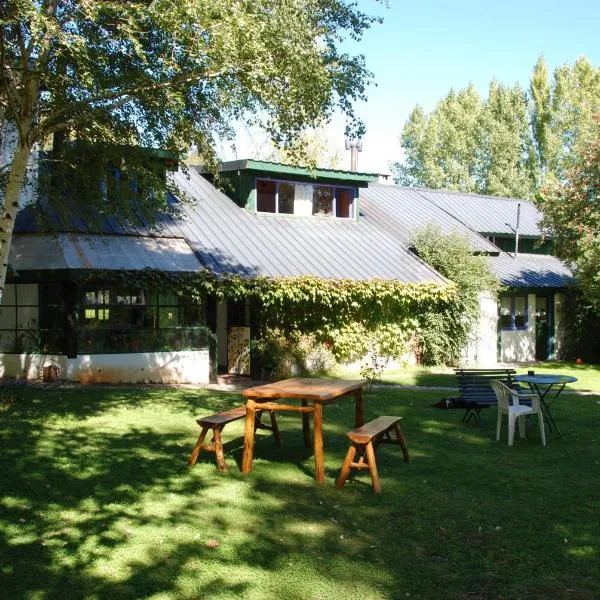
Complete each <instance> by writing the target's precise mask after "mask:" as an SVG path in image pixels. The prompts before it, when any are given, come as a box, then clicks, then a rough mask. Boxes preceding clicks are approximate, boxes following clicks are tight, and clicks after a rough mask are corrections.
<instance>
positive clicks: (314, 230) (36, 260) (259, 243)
mask: <svg viewBox="0 0 600 600" xmlns="http://www.w3.org/2000/svg"><path fill="white" fill-rule="evenodd" d="M170 176H171V177H173V179H174V183H175V185H176V186H177V187H178V188H179V189H181V190H182V191H183V192H184V193H185V194H187V195H188V196H189V197H190V198H191V201H190V202H187V201H181V202H179V203H178V205H177V207H178V209H179V211H180V214H179V215H178V216H176V217H174V216H168V215H162V216H161V217H160V219H159V221H158V223H157V227H158V232H157V230H156V229H154V228H152V227H150V226H149V225H148V224H147V223H144V222H142V221H141V220H140V221H139V222H137V223H133V224H131V225H124V224H122V223H118V222H116V220H115V219H107V220H106V221H105V222H104V224H103V225H102V227H101V229H100V232H101V233H105V234H111V235H110V236H106V239H108V240H110V245H111V246H114V248H115V249H114V253H113V252H108V251H106V252H102V251H101V250H94V248H100V249H104V250H106V246H105V245H104V244H103V243H100V244H99V245H98V246H94V245H92V246H90V245H88V244H87V242H86V241H85V240H86V238H87V237H89V236H88V235H86V234H85V233H84V232H85V231H86V228H85V224H84V223H82V222H78V221H77V219H76V218H73V219H72V220H71V222H70V223H68V224H57V225H58V230H59V231H60V230H62V231H65V230H66V231H71V232H72V234H71V235H69V236H67V237H66V241H65V242H64V248H65V250H61V252H58V253H57V252H54V253H52V252H50V251H49V250H48V249H47V250H48V251H46V252H44V251H41V250H40V252H39V253H38V252H32V251H27V250H26V249H25V248H23V246H22V245H21V246H18V245H17V246H15V249H16V251H17V255H16V256H15V261H16V262H13V263H11V264H13V266H15V268H17V269H19V268H20V269H25V268H28V269H29V268H31V269H39V268H44V267H42V266H41V263H42V261H41V260H40V259H41V258H42V257H44V261H46V260H48V257H52V258H51V262H52V263H53V264H59V261H61V260H64V261H65V263H64V264H65V266H64V267H60V266H58V267H54V268H85V267H82V266H81V265H82V264H83V263H82V260H81V259H80V258H79V260H78V254H77V249H78V248H80V247H81V248H83V255H84V256H86V257H87V259H88V262H89V264H91V265H92V267H91V268H100V269H110V268H114V269H123V268H127V267H126V266H125V265H131V266H132V268H143V267H145V266H151V265H150V264H148V263H149V262H151V259H152V257H153V256H157V260H158V255H160V254H161V252H159V251H158V250H157V251H156V252H153V251H152V248H151V247H150V245H149V244H151V242H150V241H146V242H144V243H143V244H142V246H139V247H138V246H137V245H136V244H135V243H133V242H132V241H131V240H136V239H139V240H163V241H161V242H160V243H161V244H163V247H164V256H165V258H164V261H166V262H163V263H160V262H157V263H155V264H156V267H155V268H160V269H166V270H173V269H172V267H173V265H171V264H170V263H169V262H168V255H169V254H170V250H169V248H168V243H167V241H166V240H173V239H176V238H181V240H180V241H183V240H185V243H187V244H188V245H189V247H190V248H191V249H192V250H193V252H194V253H195V257H197V259H199V263H200V264H194V263H193V261H192V260H191V258H190V257H189V256H188V255H187V254H186V253H185V252H183V251H181V252H175V254H176V255H177V256H178V257H179V258H181V265H180V267H179V268H178V269H177V270H180V271H185V270H191V271H196V270H199V269H201V268H203V267H206V268H208V269H210V270H211V271H213V272H214V273H216V274H224V273H231V274H238V275H241V276H244V277H254V276H260V275H263V276H268V277H282V276H297V275H315V276H318V277H324V278H333V279H356V280H368V279H375V278H380V279H388V280H399V281H403V282H406V283H430V282H431V283H438V284H444V283H447V280H446V279H445V278H444V277H442V276H441V275H440V274H439V273H437V272H436V271H435V270H434V269H432V268H431V267H430V266H429V265H427V264H426V263H425V262H423V261H422V260H420V259H419V258H418V257H416V256H414V255H413V254H412V253H411V252H410V251H409V250H408V249H407V248H406V247H405V245H404V244H403V243H402V240H401V239H399V238H398V237H397V236H395V235H393V234H392V233H390V232H387V231H386V230H384V229H383V228H382V227H380V226H379V225H378V224H377V223H376V222H375V221H374V220H370V219H368V218H364V219H359V221H358V222H356V221H354V220H349V219H348V220H345V219H306V218H299V217H288V218H285V217H279V216H265V215H261V216H259V215H256V214H250V213H249V212H247V211H246V210H245V209H242V208H240V207H238V206H237V205H236V204H235V203H234V202H233V201H232V200H231V199H229V198H228V197H227V196H226V195H225V194H223V193H222V192H220V191H218V190H217V189H216V188H215V187H214V186H213V185H212V184H211V183H209V182H208V181H207V180H206V179H205V178H204V177H203V176H202V175H200V174H199V173H198V172H197V171H196V170H195V169H193V168H192V169H189V170H188V171H187V172H185V173H184V172H182V171H179V172H176V173H172V174H171V175H170ZM15 230H16V231H17V232H18V233H20V234H21V235H23V234H26V233H33V232H36V231H38V228H37V225H36V223H35V221H34V220H33V219H32V218H31V215H30V214H29V211H27V210H24V211H20V214H19V217H18V220H17V223H16V228H15ZM15 237H17V236H15ZM27 237H28V238H31V237H32V236H27ZM98 238H99V239H101V238H102V236H98ZM120 239H127V240H128V241H127V242H124V243H125V244H126V247H122V246H120V245H119V244H120V242H119V241H118V240H120ZM39 243H41V242H39ZM44 243H46V244H48V243H49V242H48V241H45V242H44ZM179 243H180V242H174V244H179ZM174 247H177V248H179V246H174ZM142 250H144V256H143V257H141V256H140V257H139V259H138V258H135V257H136V252H137V253H139V252H141V251H142ZM36 254H37V257H36ZM61 256H62V258H61ZM26 257H28V260H27V261H25V258H26ZM57 261H58V262H57ZM136 264H137V266H135V265H136ZM17 265H20V266H17ZM24 265H27V267H26V266H24ZM88 268H90V267H88Z"/></svg>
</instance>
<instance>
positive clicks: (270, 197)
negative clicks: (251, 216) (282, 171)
mask: <svg viewBox="0 0 600 600" xmlns="http://www.w3.org/2000/svg"><path fill="white" fill-rule="evenodd" d="M276 190H277V184H276V183H275V182H274V181H266V180H264V179H258V180H257V182H256V210H257V211H258V212H270V213H274V212H275V192H276Z"/></svg>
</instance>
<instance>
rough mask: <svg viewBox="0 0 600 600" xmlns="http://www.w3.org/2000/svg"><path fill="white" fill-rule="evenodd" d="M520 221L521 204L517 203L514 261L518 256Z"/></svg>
mask: <svg viewBox="0 0 600 600" xmlns="http://www.w3.org/2000/svg"><path fill="white" fill-rule="evenodd" d="M520 221H521V203H520V202H518V203H517V226H516V228H515V259H516V258H517V256H519V222H520Z"/></svg>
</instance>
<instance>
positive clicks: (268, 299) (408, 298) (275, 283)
mask: <svg viewBox="0 0 600 600" xmlns="http://www.w3.org/2000/svg"><path fill="white" fill-rule="evenodd" d="M93 280H94V282H96V283H99V282H103V283H113V284H117V285H123V286H127V287H129V288H131V287H160V288H162V289H167V288H168V289H171V290H173V291H175V292H176V293H178V294H179V295H181V296H182V297H184V298H186V299H187V300H188V301H191V302H204V301H205V298H206V296H207V295H211V294H212V295H214V296H215V297H217V298H218V299H219V300H227V299H231V300H240V299H241V298H246V297H249V298H251V299H252V305H253V309H254V310H253V315H252V318H253V323H254V327H253V329H254V340H253V349H254V351H255V354H256V355H257V358H258V359H259V362H260V363H261V368H262V370H263V373H265V374H266V375H267V376H269V375H273V376H277V375H284V374H285V373H286V372H287V373H289V372H290V371H291V372H294V371H296V372H298V371H300V372H301V371H302V369H303V367H304V368H309V367H307V365H309V366H310V370H311V371H312V372H319V371H327V370H328V369H330V368H331V366H332V365H333V364H335V362H336V361H351V360H357V359H361V358H362V357H364V356H365V355H366V354H373V353H376V354H378V355H382V356H389V357H401V356H402V355H404V354H406V352H408V351H411V350H412V351H416V353H417V354H419V353H420V346H421V345H422V332H423V331H424V325H425V324H426V323H427V322H428V319H430V318H432V316H442V315H444V318H445V316H446V315H448V314H451V313H452V311H451V310H450V309H451V307H452V306H453V305H454V304H455V303H456V300H457V297H458V295H457V288H456V286H455V285H454V284H452V283H449V284H447V285H442V284H433V283H431V284H407V283H402V282H399V281H389V280H378V279H373V280H369V281H354V280H333V279H320V278H318V277H312V276H302V277H281V278H267V277H258V278H253V279H245V278H242V277H240V276H237V275H224V276H215V275H214V274H213V273H211V272H210V271H208V270H207V271H203V272H200V273H196V274H191V275H190V274H176V273H165V272H161V271H153V270H150V269H145V270H141V271H136V272H115V271H103V272H97V273H95V274H94V275H93ZM447 343H449V342H447ZM452 343H453V342H452ZM421 353H422V352H421ZM447 354H448V355H449V354H450V352H448V353H447Z"/></svg>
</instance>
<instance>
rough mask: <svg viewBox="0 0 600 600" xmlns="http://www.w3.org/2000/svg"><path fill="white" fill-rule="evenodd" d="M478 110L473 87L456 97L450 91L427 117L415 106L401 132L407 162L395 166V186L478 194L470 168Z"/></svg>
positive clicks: (472, 159) (476, 135)
mask: <svg viewBox="0 0 600 600" xmlns="http://www.w3.org/2000/svg"><path fill="white" fill-rule="evenodd" d="M481 110H482V104H481V98H480V97H479V94H478V93H477V91H476V90H475V87H474V86H473V85H470V86H469V87H467V88H466V89H464V90H461V91H459V92H458V93H456V92H455V91H454V90H450V92H449V93H448V95H447V96H446V97H445V98H443V99H442V100H441V101H440V102H439V103H438V105H437V106H436V108H435V109H434V110H433V112H432V113H431V114H430V115H426V114H425V113H424V111H423V109H422V108H421V107H420V106H416V107H415V109H414V110H413V112H412V113H411V115H410V117H409V119H408V121H407V123H406V125H405V126H404V130H403V131H402V136H401V143H402V147H403V148H404V151H405V154H406V162H405V164H404V165H401V164H399V163H396V164H395V165H394V171H395V173H396V181H397V183H401V184H403V185H410V186H413V185H414V186H423V187H431V188H445V189H449V190H463V191H467V192H474V191H477V190H478V185H477V181H476V178H475V173H474V171H473V166H474V165H475V160H476V152H477V148H478V147H479V140H478V135H479V127H478V120H479V115H480V113H481Z"/></svg>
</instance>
